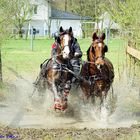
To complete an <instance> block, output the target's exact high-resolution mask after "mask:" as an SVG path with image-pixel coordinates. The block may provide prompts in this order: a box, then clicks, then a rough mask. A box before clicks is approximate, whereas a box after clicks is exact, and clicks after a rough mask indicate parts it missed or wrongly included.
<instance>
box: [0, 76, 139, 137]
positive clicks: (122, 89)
mask: <svg viewBox="0 0 140 140" xmlns="http://www.w3.org/2000/svg"><path fill="white" fill-rule="evenodd" d="M120 83H121V84H120ZM32 91H33V88H32V81H25V80H24V79H17V80H16V81H14V82H13V83H12V84H11V85H9V88H8V89H7V93H6V94H5V95H3V94H1V100H0V124H1V125H0V139H1V138H2V139H8V137H9V138H10V136H11V138H12V139H13V138H14V139H24V140H42V139H43V140H47V139H83V140H86V139H95V140H96V139H97V140H100V139H106V140H109V139H110V140H113V139H117V138H121V137H122V138H123V136H131V135H133V134H135V135H140V125H139V122H140V111H139V107H140V104H139V102H140V99H139V84H135V83H133V81H129V82H127V79H122V81H117V80H116V81H115V82H114V95H115V98H114V102H113V103H112V102H111V103H112V105H113V106H114V110H113V112H112V114H110V115H109V116H108V115H107V112H106V111H107V110H105V111H103V112H102V115H100V114H99V113H98V109H97V108H94V107H93V106H92V105H91V104H84V103H83V101H81V94H80V93H81V91H79V92H76V93H77V94H76V93H71V95H70V96H69V100H68V101H69V108H68V110H67V111H66V112H55V111H54V110H53V96H52V94H51V93H50V92H49V91H47V92H46V95H45V96H44V97H43V98H40V99H39V98H38V97H36V95H33V98H30V95H31V94H32Z"/></svg>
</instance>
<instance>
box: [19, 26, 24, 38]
mask: <svg viewBox="0 0 140 140" xmlns="http://www.w3.org/2000/svg"><path fill="white" fill-rule="evenodd" d="M19 38H23V35H22V28H21V27H19Z"/></svg>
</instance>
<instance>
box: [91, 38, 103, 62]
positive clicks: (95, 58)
mask: <svg viewBox="0 0 140 140" xmlns="http://www.w3.org/2000/svg"><path fill="white" fill-rule="evenodd" d="M96 41H97V42H96V43H103V42H102V40H101V39H97V40H96ZM93 43H94V42H93ZM93 43H92V45H91V47H92V49H94V52H93V51H92V52H93V53H94V63H95V62H96V61H97V60H98V59H102V60H104V58H105V54H103V55H101V56H95V47H94V44H93ZM98 47H99V46H98Z"/></svg>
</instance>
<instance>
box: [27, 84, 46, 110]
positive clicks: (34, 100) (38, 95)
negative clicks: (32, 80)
mask: <svg viewBox="0 0 140 140" xmlns="http://www.w3.org/2000/svg"><path fill="white" fill-rule="evenodd" d="M29 99H30V102H31V104H32V105H33V106H35V107H40V106H41V105H43V103H44V102H45V90H42V88H40V87H39V86H35V87H34V88H33V91H32V94H31V95H29Z"/></svg>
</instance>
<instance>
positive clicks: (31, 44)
mask: <svg viewBox="0 0 140 140" xmlns="http://www.w3.org/2000/svg"><path fill="white" fill-rule="evenodd" d="M31 50H32V51H33V26H32V27H31Z"/></svg>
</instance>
